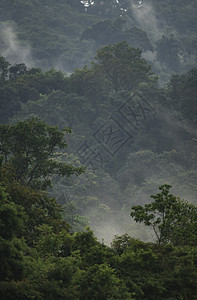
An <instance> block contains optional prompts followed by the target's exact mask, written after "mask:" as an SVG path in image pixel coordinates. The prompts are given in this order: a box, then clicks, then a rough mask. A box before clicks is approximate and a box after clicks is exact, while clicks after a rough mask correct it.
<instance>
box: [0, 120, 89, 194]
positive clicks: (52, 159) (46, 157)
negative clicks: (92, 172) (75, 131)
mask: <svg viewBox="0 0 197 300" xmlns="http://www.w3.org/2000/svg"><path fill="white" fill-rule="evenodd" d="M65 133H70V129H69V128H67V129H64V130H62V131H60V130H58V128H57V127H52V126H49V125H46V124H45V123H44V122H42V121H40V120H38V119H29V120H26V121H24V122H18V123H17V124H16V125H0V154H1V155H3V158H4V167H5V168H7V169H9V170H13V173H14V175H15V177H16V180H18V181H20V182H21V183H22V184H23V185H27V186H32V187H34V188H37V189H46V187H47V186H50V184H51V179H50V176H51V175H53V174H56V175H61V176H67V177H69V176H71V175H72V174H76V175H80V174H81V173H82V172H83V171H84V168H83V167H74V166H73V165H71V164H68V165H67V164H65V163H62V162H57V160H56V157H57V156H58V155H59V154H58V153H57V151H58V150H61V149H64V148H66V147H67V143H66V141H65V140H64V134H65Z"/></svg>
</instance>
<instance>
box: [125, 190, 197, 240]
mask: <svg viewBox="0 0 197 300" xmlns="http://www.w3.org/2000/svg"><path fill="white" fill-rule="evenodd" d="M170 188H171V186H170V185H168V184H164V185H162V186H160V187H159V189H160V190H161V192H160V193H158V194H156V195H152V196H151V198H153V199H154V201H153V202H151V203H150V204H145V205H144V207H143V206H140V205H136V206H133V207H132V211H131V216H132V217H133V218H134V220H135V221H136V222H139V223H141V222H143V223H144V224H145V225H146V226H151V227H152V229H153V231H154V233H155V235H156V239H157V242H158V243H159V244H165V243H169V242H171V243H173V244H175V245H187V244H191V245H197V207H196V206H194V205H192V204H189V203H188V202H187V201H185V200H181V199H180V198H178V197H175V196H174V195H172V194H170V192H169V189H170Z"/></svg>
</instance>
